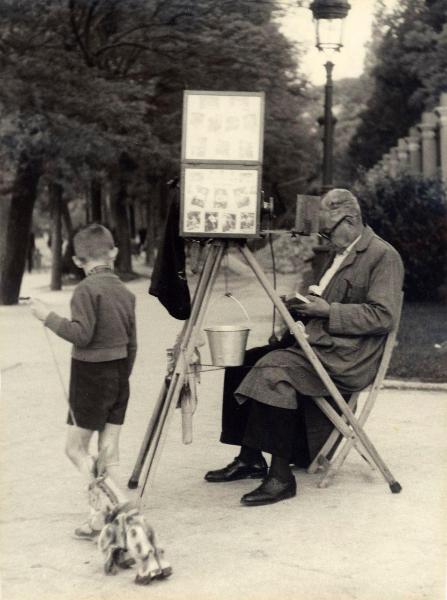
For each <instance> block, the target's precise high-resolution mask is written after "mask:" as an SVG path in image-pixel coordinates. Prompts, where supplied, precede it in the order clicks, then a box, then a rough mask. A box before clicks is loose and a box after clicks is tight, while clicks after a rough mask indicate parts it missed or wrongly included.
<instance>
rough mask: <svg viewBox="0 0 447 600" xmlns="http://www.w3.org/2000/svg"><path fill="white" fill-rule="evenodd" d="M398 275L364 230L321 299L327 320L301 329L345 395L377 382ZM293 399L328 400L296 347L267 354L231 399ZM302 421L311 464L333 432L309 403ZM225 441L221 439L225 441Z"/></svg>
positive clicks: (387, 253)
mask: <svg viewBox="0 0 447 600" xmlns="http://www.w3.org/2000/svg"><path fill="white" fill-rule="evenodd" d="M323 270H325V269H323ZM403 274H404V270H403V265H402V261H401V258H400V256H399V254H398V253H397V252H396V250H395V249H394V248H393V247H392V246H390V244H388V243H387V242H385V241H384V240H382V239H381V238H380V237H378V236H377V235H376V234H375V233H374V232H373V230H372V229H371V228H370V227H368V226H366V227H365V228H364V230H363V233H362V235H361V238H360V240H359V241H358V242H357V243H356V245H355V246H354V248H353V250H352V251H351V253H350V254H349V255H348V256H347V258H346V259H345V260H344V262H343V263H342V265H341V267H340V268H339V270H338V271H337V272H336V273H335V275H334V276H333V278H332V279H331V281H330V283H329V284H328V286H327V288H326V289H325V290H324V292H323V294H322V297H323V298H324V299H325V300H327V302H328V303H329V304H330V314H329V318H328V319H323V318H314V319H310V320H309V322H308V324H307V325H306V333H307V334H308V336H309V337H308V341H309V343H310V344H311V345H312V347H313V349H314V351H315V353H316V354H317V356H318V357H319V359H320V361H321V362H322V364H323V366H324V367H325V368H326V370H327V371H328V373H329V375H330V376H331V378H332V379H333V381H334V382H335V383H336V385H337V387H338V388H339V389H340V391H341V392H342V393H345V394H346V393H348V394H349V392H354V391H358V390H361V389H363V388H364V387H366V386H367V385H368V384H369V383H371V381H372V380H373V379H374V376H375V374H376V372H377V369H378V365H379V363H380V359H381V356H382V353H383V347H384V343H385V339H386V335H387V333H388V332H389V331H390V329H392V327H393V324H394V322H395V319H396V316H397V313H398V308H399V303H400V295H401V290H402V284H403ZM256 367H261V368H256ZM297 393H298V395H299V397H300V396H317V395H326V396H327V395H328V391H327V389H326V387H325V386H324V384H323V383H322V381H321V380H320V379H319V377H318V375H317V373H316V372H315V371H314V369H313V367H312V366H311V364H310V363H309V361H308V360H307V358H306V356H305V354H304V352H303V351H302V350H301V348H300V347H298V345H297V344H296V343H294V344H293V345H291V346H290V347H287V348H282V349H278V350H273V351H271V352H269V353H268V354H265V356H264V357H263V358H261V359H260V360H259V361H258V362H257V363H256V365H255V368H254V369H251V370H250V371H249V372H248V374H247V375H246V376H245V377H244V379H243V380H242V383H241V384H240V385H239V387H238V388H237V392H236V397H237V398H238V400H242V401H243V400H244V399H245V398H252V399H254V400H257V401H258V402H262V403H265V404H269V405H271V406H277V407H280V408H288V409H293V408H296V407H297ZM224 408H225V407H224ZM304 421H305V425H306V433H307V441H308V446H309V453H310V459H311V460H312V458H313V456H314V455H315V454H316V453H317V452H318V450H319V449H320V447H321V446H322V445H323V443H324V441H325V438H326V437H327V435H328V433H329V432H330V431H331V426H330V424H328V421H327V419H326V417H324V415H323V414H322V413H321V412H320V410H319V409H318V408H317V407H316V406H315V405H314V403H313V402H312V401H308V402H304ZM225 437H227V439H229V437H228V436H226V435H225V434H224V432H223V434H222V438H221V439H222V441H225V439H224V438H225ZM230 437H231V436H230ZM229 443H234V442H231V441H230V442H229Z"/></svg>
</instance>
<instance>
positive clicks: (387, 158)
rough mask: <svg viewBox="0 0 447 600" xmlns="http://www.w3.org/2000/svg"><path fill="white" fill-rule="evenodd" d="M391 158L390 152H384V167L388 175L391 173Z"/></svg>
mask: <svg viewBox="0 0 447 600" xmlns="http://www.w3.org/2000/svg"><path fill="white" fill-rule="evenodd" d="M390 158H391V157H390V155H389V154H384V155H383V158H382V168H383V172H384V173H385V174H386V175H389V174H390Z"/></svg>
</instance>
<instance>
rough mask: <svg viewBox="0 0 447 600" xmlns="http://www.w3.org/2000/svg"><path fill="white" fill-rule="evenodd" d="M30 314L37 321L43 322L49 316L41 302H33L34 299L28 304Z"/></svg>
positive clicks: (46, 308)
mask: <svg viewBox="0 0 447 600" xmlns="http://www.w3.org/2000/svg"><path fill="white" fill-rule="evenodd" d="M30 306H31V312H32V313H33V315H34V316H35V317H37V318H38V319H39V321H45V319H46V318H47V317H48V315H49V314H50V311H49V310H48V307H47V306H46V305H45V304H44V303H43V302H41V301H40V300H35V299H34V298H33V299H32V300H31V302H30Z"/></svg>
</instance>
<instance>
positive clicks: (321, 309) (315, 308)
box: [294, 294, 330, 318]
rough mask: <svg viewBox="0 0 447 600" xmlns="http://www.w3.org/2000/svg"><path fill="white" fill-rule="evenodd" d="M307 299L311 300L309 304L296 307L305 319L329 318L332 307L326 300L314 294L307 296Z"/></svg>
mask: <svg viewBox="0 0 447 600" xmlns="http://www.w3.org/2000/svg"><path fill="white" fill-rule="evenodd" d="M306 298H308V300H310V302H309V303H308V304H307V303H304V302H303V303H302V304H300V305H299V306H295V307H294V308H295V310H296V311H297V312H298V313H299V314H300V315H303V316H305V317H323V318H327V317H329V309H330V305H329V303H328V302H326V300H323V298H320V297H319V296H313V295H312V294H310V295H309V296H306Z"/></svg>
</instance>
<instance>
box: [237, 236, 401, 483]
mask: <svg viewBox="0 0 447 600" xmlns="http://www.w3.org/2000/svg"><path fill="white" fill-rule="evenodd" d="M240 250H241V252H242V254H243V256H244V258H245V260H246V261H247V263H248V265H249V266H250V267H251V269H252V270H253V272H254V274H255V275H256V277H257V279H258V281H259V282H260V284H261V285H262V287H263V288H264V289H265V291H266V292H267V295H268V296H269V297H270V299H271V300H272V302H273V304H274V305H275V306H276V308H277V309H278V312H279V314H280V315H281V316H282V318H283V319H284V321H285V322H286V324H287V326H288V327H289V329H290V330H291V331H292V333H293V335H294V336H295V338H296V340H297V342H298V344H299V345H300V346H301V349H302V350H303V352H304V353H305V354H306V357H307V359H308V360H309V362H310V364H311V365H312V366H313V368H314V369H315V371H316V372H317V374H318V376H319V377H320V379H321V380H322V382H323V383H324V384H325V386H326V388H327V390H328V391H329V393H330V394H331V396H332V397H333V399H334V400H335V402H336V403H337V406H338V407H339V408H340V410H341V412H342V414H343V415H344V416H345V417H346V420H347V421H348V423H349V425H350V426H351V427H352V429H353V430H354V432H355V437H356V438H357V439H358V440H359V442H360V443H361V445H362V446H363V448H364V449H365V450H366V453H367V454H368V455H369V456H370V457H371V459H372V461H373V462H374V463H375V464H376V466H377V468H378V469H379V471H380V472H381V473H382V475H383V477H384V479H385V480H386V481H387V482H388V484H389V487H390V490H391V492H392V493H393V494H397V493H399V492H400V491H401V486H400V484H399V483H398V482H397V481H396V480H395V479H394V477H393V475H392V473H391V471H390V470H389V469H388V467H387V466H386V464H385V463H384V461H383V460H382V458H381V457H380V455H379V453H378V452H377V450H376V448H375V446H374V445H373V443H372V442H371V440H370V439H369V437H368V436H367V434H366V433H365V431H364V430H363V429H362V427H361V426H360V425H359V423H358V421H357V419H356V417H355V415H354V413H353V412H352V410H351V408H350V407H349V406H348V404H347V403H346V402H345V400H344V398H343V396H342V395H341V394H340V392H339V391H338V389H337V387H336V386H335V384H334V382H333V381H332V379H331V378H330V377H329V375H328V373H327V371H326V369H325V368H324V367H323V365H322V364H321V362H320V360H319V358H318V357H317V355H316V354H315V352H314V351H313V349H312V347H311V345H310V344H309V342H308V341H307V339H306V335H305V333H304V329H303V328H302V325H301V324H300V323H295V321H294V320H293V319H292V317H291V316H290V313H289V311H288V310H287V308H286V306H285V304H284V303H283V302H282V300H281V298H280V297H279V296H278V294H277V293H276V290H274V289H273V287H272V285H271V283H270V281H269V280H268V279H267V277H266V276H265V274H264V272H263V271H262V269H261V267H260V266H259V264H258V262H257V261H256V259H255V257H254V256H253V254H252V252H251V251H250V249H249V248H248V247H247V246H246V245H243V246H240ZM331 420H332V419H331ZM332 422H333V423H334V421H332ZM334 425H335V426H336V427H337V424H336V423H334ZM338 429H340V428H339V427H338Z"/></svg>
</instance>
